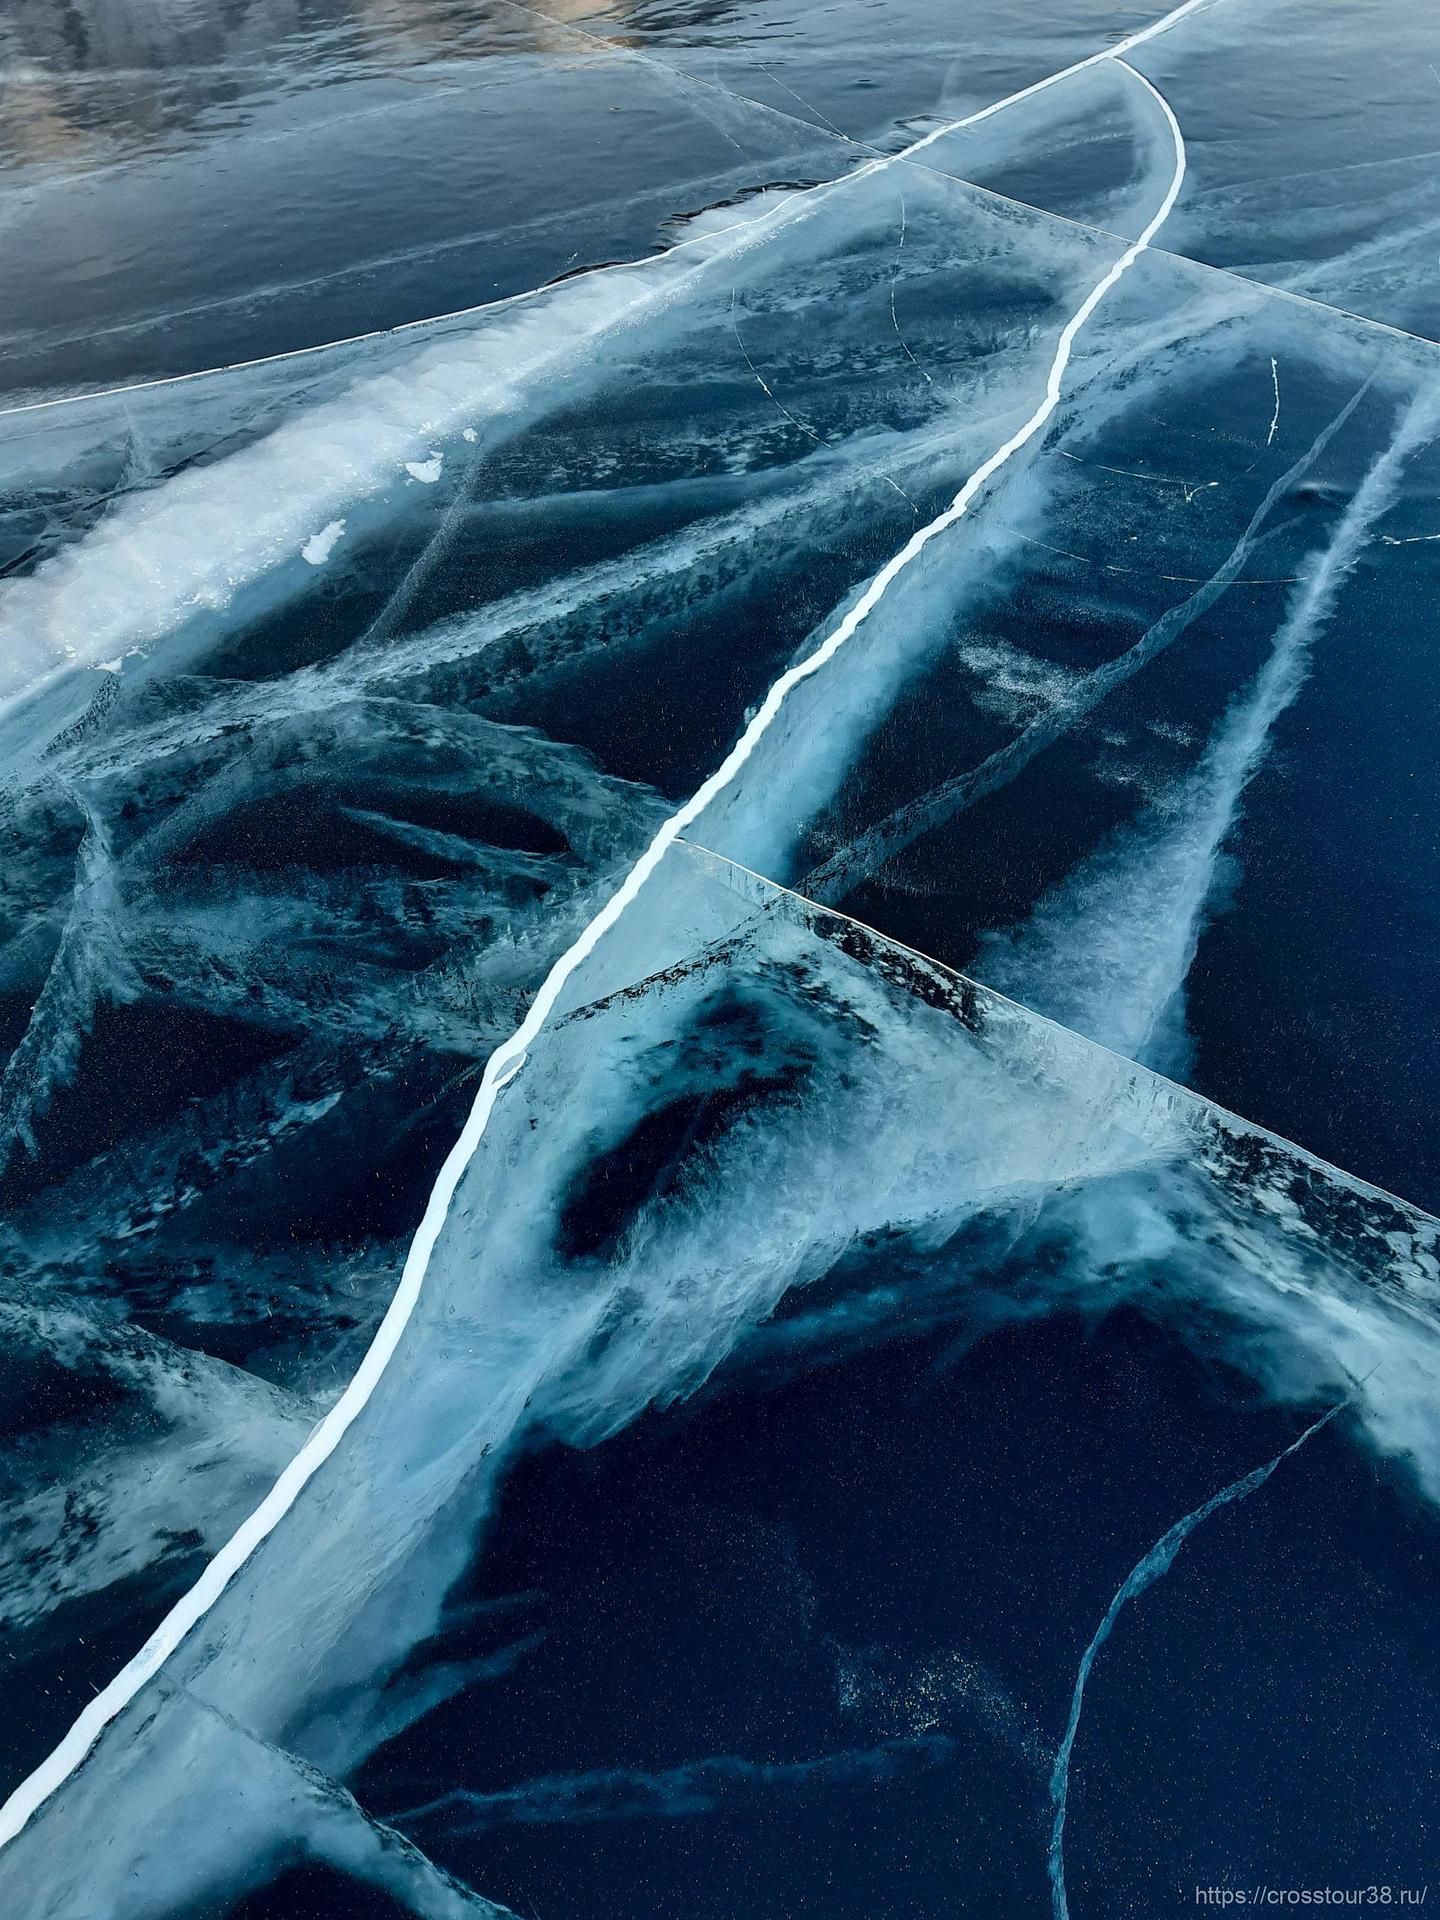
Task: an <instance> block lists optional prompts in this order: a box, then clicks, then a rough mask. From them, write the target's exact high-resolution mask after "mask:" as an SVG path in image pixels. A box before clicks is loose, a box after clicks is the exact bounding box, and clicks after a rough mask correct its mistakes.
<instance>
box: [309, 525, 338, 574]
mask: <svg viewBox="0 0 1440 1920" xmlns="http://www.w3.org/2000/svg"><path fill="white" fill-rule="evenodd" d="M344 531H345V522H344V521H343V520H329V521H327V522H326V524H325V525H324V526H323V527H321V529H320V531H319V532H318V533H312V534H311V536H310V538H309V539H308V540H307V541H306V542H305V544H304V546H303V547H302V548H301V549H300V558H301V559H302V560H307V561H308V562H309V563H310V565H311V566H312V567H323V566H324V564H325V562H326V561H327V560H328V559H329V558H330V556H331V554H332V553H333V552H334V551H335V543H336V541H337V540H338V539H339V538H340V536H341V534H342V533H344Z"/></svg>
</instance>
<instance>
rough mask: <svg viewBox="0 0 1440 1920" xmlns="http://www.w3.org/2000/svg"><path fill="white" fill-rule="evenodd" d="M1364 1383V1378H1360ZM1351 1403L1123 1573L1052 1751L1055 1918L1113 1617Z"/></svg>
mask: <svg viewBox="0 0 1440 1920" xmlns="http://www.w3.org/2000/svg"><path fill="white" fill-rule="evenodd" d="M1362 1384H1363V1383H1362ZM1348 1405H1349V1402H1348V1401H1341V1403H1340V1405H1339V1406H1334V1407H1331V1408H1330V1409H1329V1411H1328V1412H1326V1413H1322V1414H1321V1416H1320V1418H1319V1419H1318V1420H1314V1421H1312V1422H1311V1424H1310V1425H1309V1426H1308V1427H1307V1428H1306V1429H1305V1431H1304V1432H1303V1433H1302V1434H1301V1435H1300V1437H1299V1439H1298V1440H1292V1441H1291V1443H1290V1445H1289V1446H1288V1447H1286V1448H1285V1449H1284V1450H1283V1451H1282V1452H1280V1453H1277V1454H1276V1455H1275V1458H1274V1459H1273V1460H1267V1461H1266V1462H1265V1464H1264V1466H1263V1467H1255V1468H1254V1469H1253V1470H1252V1471H1251V1472H1249V1473H1247V1474H1245V1475H1244V1476H1243V1477H1242V1478H1241V1479H1239V1480H1235V1481H1232V1482H1231V1484H1230V1485H1229V1486H1228V1487H1223V1488H1222V1489H1221V1490H1220V1492H1219V1493H1213V1494H1211V1496H1210V1498H1209V1499H1208V1500H1207V1501H1206V1502H1205V1503H1204V1505H1203V1506H1199V1507H1196V1509H1195V1511H1194V1512H1193V1513H1187V1514H1186V1515H1185V1517H1184V1519H1183V1520H1177V1521H1176V1522H1175V1524H1174V1526H1173V1527H1171V1529H1170V1531H1169V1532H1168V1533H1166V1534H1165V1535H1163V1536H1162V1538H1161V1539H1159V1540H1158V1541H1157V1542H1156V1543H1155V1545H1154V1546H1153V1547H1152V1548H1151V1549H1150V1551H1149V1552H1148V1553H1147V1554H1146V1555H1145V1557H1144V1559H1143V1560H1141V1561H1140V1562H1139V1563H1138V1564H1137V1565H1136V1566H1134V1567H1133V1568H1132V1569H1131V1571H1130V1573H1129V1574H1128V1575H1127V1576H1126V1578H1125V1580H1124V1582H1123V1583H1122V1585H1121V1587H1120V1590H1119V1592H1118V1593H1117V1594H1116V1595H1115V1598H1114V1599H1113V1600H1112V1601H1111V1602H1110V1605H1109V1607H1108V1608H1107V1609H1106V1612H1105V1617H1104V1619H1103V1620H1102V1621H1101V1622H1100V1625H1099V1626H1098V1627H1097V1628H1096V1629H1095V1636H1094V1638H1093V1639H1092V1640H1091V1642H1090V1644H1089V1646H1088V1647H1086V1649H1085V1651H1084V1653H1083V1654H1082V1655H1081V1657H1080V1670H1079V1672H1078V1673H1077V1674H1076V1676H1075V1691H1074V1694H1073V1695H1072V1697H1071V1701H1070V1719H1069V1721H1068V1723H1067V1725H1066V1728H1065V1737H1064V1739H1063V1740H1062V1741H1061V1742H1060V1751H1059V1753H1058V1754H1057V1755H1056V1756H1055V1771H1054V1772H1053V1773H1052V1774H1051V1776H1050V1804H1051V1807H1052V1808H1053V1810H1054V1820H1053V1824H1052V1826H1051V1830H1050V1854H1049V1861H1048V1866H1049V1873H1050V1898H1051V1905H1052V1909H1053V1913H1054V1920H1069V1914H1070V1908H1069V1904H1068V1902H1067V1900H1066V1897H1065V1803H1066V1799H1067V1797H1068V1794H1069V1791H1070V1756H1071V1753H1072V1752H1073V1750H1074V1746H1075V1735H1076V1733H1077V1732H1078V1731H1079V1727H1080V1710H1081V1708H1082V1707H1083V1706H1084V1704H1085V1684H1086V1682H1087V1681H1088V1680H1089V1678H1090V1670H1091V1668H1092V1667H1093V1666H1094V1665H1095V1659H1096V1656H1097V1654H1098V1653H1099V1651H1100V1649H1101V1647H1103V1646H1104V1644H1105V1642H1106V1641H1107V1640H1108V1639H1109V1638H1110V1635H1111V1632H1112V1631H1113V1629H1114V1626H1115V1622H1116V1621H1117V1620H1118V1619H1119V1617H1120V1614H1121V1611H1122V1610H1123V1608H1124V1607H1125V1605H1126V1603H1127V1601H1130V1600H1134V1599H1136V1598H1138V1596H1139V1595H1140V1594H1142V1593H1144V1591H1145V1589H1146V1588H1147V1587H1153V1586H1154V1584H1155V1582H1156V1581H1157V1580H1159V1579H1161V1578H1162V1577H1163V1576H1164V1575H1165V1574H1167V1573H1168V1572H1169V1571H1170V1568H1171V1566H1172V1565H1173V1564H1174V1560H1175V1556H1176V1554H1177V1553H1179V1551H1180V1549H1181V1547H1183V1546H1184V1544H1185V1542H1186V1541H1187V1540H1188V1539H1189V1538H1190V1535H1191V1534H1192V1533H1193V1532H1194V1531H1195V1529H1196V1528H1197V1527H1198V1526H1199V1525H1200V1524H1201V1523H1202V1521H1205V1520H1208V1519H1209V1518H1210V1516H1211V1514H1212V1513H1218V1512H1219V1510H1220V1509H1221V1507H1228V1506H1230V1505H1231V1504H1232V1503H1233V1502H1234V1501H1236V1500H1248V1499H1249V1497H1250V1495H1251V1494H1252V1493H1257V1492H1258V1491H1259V1490H1260V1488H1261V1487H1263V1486H1264V1484H1265V1482H1266V1481H1267V1480H1268V1479H1269V1478H1270V1476H1271V1474H1272V1473H1274V1471H1275V1469H1276V1468H1277V1467H1278V1466H1279V1465H1280V1464H1281V1462H1282V1461H1284V1460H1288V1459H1289V1458H1290V1456H1291V1454H1292V1453H1298V1452H1299V1451H1300V1449H1301V1447H1303V1446H1304V1445H1305V1442H1306V1441H1307V1440H1309V1439H1310V1438H1311V1436H1312V1435H1314V1434H1317V1433H1319V1431H1320V1429H1321V1428H1322V1427H1324V1426H1328V1425H1329V1423H1330V1421H1332V1420H1333V1419H1334V1418H1335V1416H1336V1414H1337V1413H1340V1412H1342V1411H1343V1409H1344V1408H1345V1407H1346V1406H1348Z"/></svg>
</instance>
